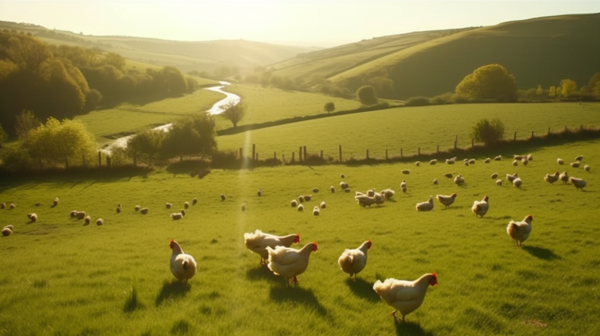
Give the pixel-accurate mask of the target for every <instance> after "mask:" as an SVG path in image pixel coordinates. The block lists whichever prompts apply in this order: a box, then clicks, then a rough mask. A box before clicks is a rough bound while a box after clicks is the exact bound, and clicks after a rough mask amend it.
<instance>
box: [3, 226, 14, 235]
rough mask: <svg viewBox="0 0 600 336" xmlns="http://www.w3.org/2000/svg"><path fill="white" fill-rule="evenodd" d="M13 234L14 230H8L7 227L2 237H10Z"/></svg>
mask: <svg viewBox="0 0 600 336" xmlns="http://www.w3.org/2000/svg"><path fill="white" fill-rule="evenodd" d="M11 234H12V230H11V229H9V228H7V227H5V228H4V229H2V235H3V236H4V237H6V236H10V235H11Z"/></svg>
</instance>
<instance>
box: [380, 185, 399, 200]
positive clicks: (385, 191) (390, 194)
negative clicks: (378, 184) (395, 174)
mask: <svg viewBox="0 0 600 336" xmlns="http://www.w3.org/2000/svg"><path fill="white" fill-rule="evenodd" d="M395 193H396V192H395V191H394V190H392V189H390V188H387V189H383V190H382V191H381V194H382V195H383V196H384V197H385V199H390V198H392V197H393V196H394V194H395Z"/></svg>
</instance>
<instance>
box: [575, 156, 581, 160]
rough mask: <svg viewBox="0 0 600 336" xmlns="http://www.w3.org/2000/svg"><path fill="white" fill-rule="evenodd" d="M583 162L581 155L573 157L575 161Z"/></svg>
mask: <svg viewBox="0 0 600 336" xmlns="http://www.w3.org/2000/svg"><path fill="white" fill-rule="evenodd" d="M582 160H583V155H577V157H575V161H582Z"/></svg>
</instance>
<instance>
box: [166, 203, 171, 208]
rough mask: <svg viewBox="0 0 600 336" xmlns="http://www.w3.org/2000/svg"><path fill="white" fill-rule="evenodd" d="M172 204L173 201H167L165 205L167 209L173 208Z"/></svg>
mask: <svg viewBox="0 0 600 336" xmlns="http://www.w3.org/2000/svg"><path fill="white" fill-rule="evenodd" d="M172 206H173V204H171V203H165V207H166V208H167V209H171V207H172Z"/></svg>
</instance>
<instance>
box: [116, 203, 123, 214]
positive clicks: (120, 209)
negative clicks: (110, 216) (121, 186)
mask: <svg viewBox="0 0 600 336" xmlns="http://www.w3.org/2000/svg"><path fill="white" fill-rule="evenodd" d="M122 210H123V209H122V207H121V203H119V204H118V205H117V213H121V211H122Z"/></svg>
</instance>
